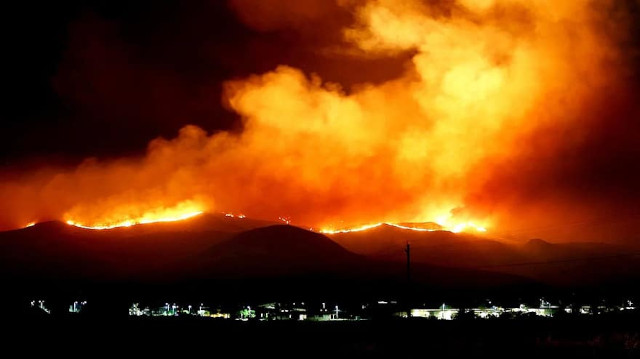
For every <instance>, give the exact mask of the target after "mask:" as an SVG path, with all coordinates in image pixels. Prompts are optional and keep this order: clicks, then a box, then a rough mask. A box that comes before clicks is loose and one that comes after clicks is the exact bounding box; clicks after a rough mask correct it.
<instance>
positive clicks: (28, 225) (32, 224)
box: [24, 222, 36, 228]
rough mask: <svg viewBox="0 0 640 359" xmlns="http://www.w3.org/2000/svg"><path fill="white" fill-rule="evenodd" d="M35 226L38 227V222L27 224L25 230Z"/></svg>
mask: <svg viewBox="0 0 640 359" xmlns="http://www.w3.org/2000/svg"><path fill="white" fill-rule="evenodd" d="M35 225H36V222H29V223H27V225H26V226H24V228H28V227H33V226H35Z"/></svg>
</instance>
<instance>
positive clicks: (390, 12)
mask: <svg viewBox="0 0 640 359" xmlns="http://www.w3.org/2000/svg"><path fill="white" fill-rule="evenodd" d="M273 2H278V3H282V4H284V3H286V4H287V5H286V6H280V7H275V6H271V5H264V4H271V3H273ZM608 2H610V1H603V2H590V1H579V0H565V1H551V0H537V1H523V0H457V1H423V0H362V1H298V2H293V1H286V2H285V1H277V0H260V1H255V3H256V4H257V3H260V4H263V5H261V6H260V9H262V10H261V11H257V12H255V13H254V12H252V13H251V14H254V15H255V17H256V18H258V19H259V21H267V23H268V22H269V18H270V17H277V16H282V17H283V19H285V20H286V21H285V22H284V23H285V24H287V25H289V24H290V23H291V21H290V20H291V19H298V20H299V16H298V14H297V13H295V11H297V10H301V9H304V10H305V11H302V13H303V14H304V15H305V16H306V15H308V14H312V13H313V12H314V11H315V10H314V9H315V8H316V6H312V5H310V4H320V3H322V4H328V3H336V4H338V3H339V4H340V5H339V6H340V7H345V8H346V9H342V10H340V11H346V12H348V13H349V14H351V15H353V16H350V17H349V18H350V19H351V18H352V19H353V21H352V22H351V23H349V24H341V23H342V21H337V22H336V26H338V25H337V24H340V26H343V25H344V27H343V28H342V29H333V30H336V31H338V30H339V31H340V32H341V33H342V34H343V38H342V39H340V41H339V42H338V43H336V44H335V46H334V45H333V44H332V45H331V46H328V47H327V48H326V49H323V48H318V49H317V53H318V54H321V53H322V54H324V53H326V54H333V53H334V52H335V51H338V52H339V53H340V54H339V56H343V55H345V56H346V55H348V56H351V55H353V56H355V57H357V58H358V63H359V61H360V59H362V60H366V59H387V58H389V59H391V58H394V59H395V58H396V57H398V56H397V55H402V54H404V55H403V56H400V57H398V58H397V59H395V60H397V61H405V63H404V64H403V66H404V67H403V68H405V69H406V70H405V71H402V72H400V73H397V74H396V75H394V76H390V77H389V78H386V79H384V80H374V79H371V81H368V79H367V78H364V77H363V78H361V76H356V78H357V81H356V83H355V84H354V85H353V86H349V85H347V84H344V88H343V86H342V85H341V84H339V83H332V82H326V79H327V78H328V79H332V78H334V77H336V76H329V75H328V74H327V75H324V74H323V73H322V71H319V75H311V74H310V73H307V72H306V71H304V70H303V69H300V68H294V67H291V66H288V65H287V64H286V63H283V64H282V65H281V66H278V67H276V68H274V69H273V70H272V71H269V72H266V73H262V74H256V75H253V76H250V77H247V78H237V79H235V80H232V81H229V82H227V83H225V85H224V102H225V105H227V106H228V108H229V109H230V110H232V111H233V112H235V113H236V114H237V115H238V117H240V118H241V119H242V131H240V132H233V131H232V132H227V131H215V132H212V133H211V132H208V131H207V129H202V128H199V127H196V126H193V125H188V126H185V127H184V128H182V129H181V130H180V132H179V134H178V135H177V136H176V137H175V138H172V139H165V138H158V139H155V140H153V141H152V142H151V143H149V146H148V148H147V151H146V153H145V154H144V156H139V157H135V158H125V159H119V160H96V159H91V160H87V161H86V162H84V163H82V164H81V165H80V166H78V167H77V168H72V169H69V168H51V169H46V170H35V169H34V170H33V171H32V172H29V173H25V174H23V175H22V174H21V175H20V176H3V175H0V198H2V201H0V213H2V215H1V216H0V230H2V229H9V228H19V227H21V226H24V224H25V223H28V222H29V221H31V220H33V219H35V218H37V219H62V220H64V221H66V222H67V223H68V224H70V225H74V226H77V227H83V228H91V229H109V228H115V227H128V226H133V225H136V224H144V223H153V222H167V221H178V220H182V219H186V218H190V217H193V216H196V215H198V214H200V213H203V212H205V211H210V212H216V211H217V212H218V213H219V211H220V210H219V209H218V210H216V209H217V208H223V209H234V210H236V209H237V210H239V209H242V210H244V209H246V210H250V211H251V215H252V216H256V218H272V219H275V218H277V216H278V215H280V214H287V215H291V216H293V218H295V221H296V222H297V223H305V224H308V225H310V226H314V227H315V228H323V229H322V230H321V231H320V232H322V233H328V234H331V233H345V232H356V231H364V230H367V229H371V228H375V227H378V226H381V225H383V224H388V225H391V226H394V227H398V228H402V229H406V230H412V231H431V230H434V229H426V228H414V227H410V226H404V225H402V223H404V222H403V221H415V222H427V221H433V222H435V223H438V224H439V225H440V226H441V227H442V230H447V231H451V232H456V233H457V232H464V231H470V232H485V231H486V228H488V227H491V228H494V227H495V228H498V227H499V228H500V229H501V230H503V229H504V228H505V227H506V226H508V225H509V224H510V223H512V222H513V221H514V220H516V221H520V220H523V219H521V217H522V218H524V217H523V216H522V215H520V213H518V214H514V213H513V209H514V208H518V209H520V208H523V207H525V206H522V204H523V203H526V204H527V205H529V204H530V203H531V202H532V201H531V200H530V199H529V198H528V196H529V195H528V194H527V193H530V192H531V191H526V190H521V188H519V186H521V185H523V186H526V185H527V183H528V181H526V180H523V179H522V178H520V177H519V176H520V175H519V174H518V173H520V171H519V169H520V168H525V169H527V171H525V172H523V173H530V172H531V171H533V170H531V169H530V168H531V167H532V166H531V163H536V162H535V161H536V160H537V159H541V160H542V162H541V163H543V164H546V163H547V161H551V160H550V159H555V158H562V156H560V155H559V153H562V152H559V151H561V150H566V149H571V148H572V146H581V145H582V143H583V141H585V138H588V137H589V136H591V132H590V131H586V127H584V126H586V125H588V123H587V122H588V121H587V120H586V118H585V117H587V116H584V115H585V114H589V113H591V112H593V111H592V110H593V109H596V108H595V107H594V108H591V105H590V104H591V103H592V102H593V101H592V100H593V99H595V98H598V97H600V94H601V93H603V92H604V91H606V90H608V89H611V88H616V87H613V86H611V85H615V84H616V82H615V81H617V77H618V76H623V77H624V78H627V77H628V73H629V72H628V69H624V66H622V65H621V64H623V63H626V61H625V62H623V61H620V59H618V54H617V48H616V46H618V45H617V44H618V43H620V44H622V43H626V42H627V40H625V41H623V39H618V38H617V36H615V34H614V32H615V31H614V30H613V29H614V28H617V27H618V26H617V25H618V24H617V23H616V24H614V25H615V26H602V25H603V24H601V23H600V21H601V20H600V17H601V15H600V14H601V13H608V12H607V11H604V10H603V9H605V8H606V7H604V6H603V5H601V4H600V3H608ZM247 3H252V2H247ZM293 3H295V4H296V5H291V4H293ZM591 3H594V4H595V3H598V6H592V5H590V4H591ZM307 7H308V9H307ZM272 9H279V10H278V11H273V10H272ZM251 10H255V9H251ZM268 10H271V11H268ZM306 10H309V11H306ZM288 11H292V12H291V13H288ZM251 14H249V15H247V16H251ZM338 18H342V17H338ZM330 22H333V21H330ZM293 23H295V24H297V23H298V22H297V21H296V22H293ZM293 23H292V24H293ZM603 28H604V29H605V30H606V31H603ZM309 30H315V29H312V28H311V27H310V28H309ZM317 30H318V35H320V33H321V32H322V31H323V30H324V29H323V28H318V29H317ZM305 32H306V30H305ZM329 33H331V34H333V33H334V32H333V31H332V32H329ZM335 33H338V32H335ZM115 47H117V46H115ZM332 56H333V55H332ZM405 56H410V58H408V59H406V60H401V59H402V58H403V57H405ZM332 61H333V60H332ZM385 61H386V60H385ZM332 63H333V62H332ZM384 63H386V62H381V64H384ZM614 64H615V65H616V66H613V65H614ZM618 65H619V66H618ZM381 66H383V65H381ZM384 66H386V65H384ZM315 67H316V66H311V68H315ZM317 67H318V68H322V67H323V66H317ZM303 68H306V67H303ZM345 72H346V71H345ZM363 72H364V70H363ZM322 75H324V76H325V80H323V78H322V77H321V76H322ZM358 75H360V74H358ZM365 75H366V74H365ZM616 75H618V76H616ZM338 77H339V76H338ZM353 81H355V80H353ZM349 82H352V81H349ZM596 112H597V111H596ZM565 134H571V135H570V136H569V135H566V136H565ZM274 139H277V140H274ZM532 139H540V141H538V140H536V141H533V140H532ZM569 153H574V152H573V151H571V152H569ZM534 173H538V171H537V170H536V171H535V172H534ZM540 173H544V172H540ZM511 176H513V177H514V178H513V179H512V178H511ZM496 188H497V189H500V191H497V192H500V193H494V192H496V191H492V190H493V189H496ZM536 188H537V187H536ZM520 194H522V195H523V196H524V197H522V198H521V197H520ZM501 200H502V201H504V202H505V203H502V202H500V201H501ZM535 202H536V203H539V205H540V206H545V207H544V208H553V207H554V205H555V204H557V203H555V202H556V201H555V200H548V201H543V200H540V201H537V200H536V201H535ZM547 202H548V203H547ZM176 203H178V204H179V203H184V205H182V206H174V205H175V204H176ZM166 206H169V207H168V208H167V207H166ZM171 206H173V207H171ZM547 206H548V207H547ZM531 207H533V205H531ZM442 213H446V215H445V216H444V217H442V218H440V217H439V215H441V214H442ZM529 213H530V214H528V215H529V216H531V218H535V217H537V216H541V217H550V216H551V215H550V214H549V213H548V211H543V210H541V209H537V208H533V209H531V210H530V211H529ZM538 213H541V214H538ZM226 215H227V216H229V217H233V218H236V217H237V218H243V217H242V215H236V214H231V213H228V214H226ZM280 221H282V222H283V223H287V224H289V223H291V218H289V217H286V216H283V217H281V218H280ZM485 221H486V222H485ZM334 223H341V225H340V227H338V226H331V224H334ZM363 223H364V224H367V223H369V224H367V225H364V226H360V227H355V226H356V225H358V224H363ZM342 226H344V227H346V228H347V229H340V228H341V227H342Z"/></svg>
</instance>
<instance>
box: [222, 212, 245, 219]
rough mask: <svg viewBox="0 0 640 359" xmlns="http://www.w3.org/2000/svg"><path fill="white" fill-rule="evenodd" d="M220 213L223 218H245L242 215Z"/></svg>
mask: <svg viewBox="0 0 640 359" xmlns="http://www.w3.org/2000/svg"><path fill="white" fill-rule="evenodd" d="M222 213H223V214H224V216H225V217H229V218H239V219H243V218H246V217H247V216H245V215H244V214H233V213H225V212H222Z"/></svg>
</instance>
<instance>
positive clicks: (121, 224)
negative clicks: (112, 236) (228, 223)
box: [67, 211, 203, 230]
mask: <svg viewBox="0 0 640 359" xmlns="http://www.w3.org/2000/svg"><path fill="white" fill-rule="evenodd" d="M202 213H203V212H202V211H195V212H188V213H180V214H173V215H167V216H166V217H157V216H153V215H147V216H144V217H142V218H137V219H128V220H125V221H122V222H117V223H108V224H98V225H94V226H88V225H83V224H81V223H77V222H75V221H72V220H67V224H68V225H71V226H76V227H80V228H85V229H98V230H102V229H112V228H118V227H131V226H134V225H137V224H149V223H158V222H176V221H182V220H185V219H188V218H192V217H195V216H198V215H200V214H202Z"/></svg>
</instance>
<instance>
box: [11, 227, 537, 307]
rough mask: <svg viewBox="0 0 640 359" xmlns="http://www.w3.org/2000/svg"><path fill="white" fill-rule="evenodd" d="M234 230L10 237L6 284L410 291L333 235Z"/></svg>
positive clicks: (89, 288) (87, 288)
mask: <svg viewBox="0 0 640 359" xmlns="http://www.w3.org/2000/svg"><path fill="white" fill-rule="evenodd" d="M216 220H220V217H218V218H216ZM228 221H231V222H232V223H231V225H230V224H228V223H227V222H225V219H222V225H220V223H214V224H212V223H211V222H207V221H206V220H202V219H201V222H200V223H197V222H196V224H195V225H193V226H191V225H189V224H188V222H189V221H185V223H180V224H179V225H178V224H175V225H174V224H169V223H161V224H149V225H144V226H134V227H130V228H119V229H113V230H89V229H82V228H77V227H73V226H69V225H67V224H64V223H60V222H48V223H42V224H38V225H36V226H33V227H30V228H26V229H22V230H17V231H9V232H2V233H0V279H2V280H3V281H4V283H5V284H6V285H7V286H8V287H10V288H13V289H15V291H17V292H23V293H26V292H29V293H31V292H33V290H35V291H36V292H38V291H39V292H47V291H58V292H65V293H77V292H78V290H77V289H76V288H81V290H80V291H81V292H85V293H89V292H93V293H100V294H99V295H96V296H109V297H111V296H114V295H121V296H126V297H127V298H133V297H136V298H137V296H143V297H144V296H147V297H148V296H152V297H154V296H156V297H160V296H166V295H167V293H180V295H184V296H192V297H193V296H202V295H205V296H209V297H215V298H221V297H243V296H244V298H257V297H259V296H261V295H265V296H269V295H270V296H275V295H283V296H287V295H289V296H295V295H303V294H305V295H309V296H311V295H313V296H322V295H333V296H350V295H357V296H361V295H364V296H367V295H368V296H384V295H397V294H398V293H401V292H402V291H403V290H404V289H405V287H406V285H407V282H406V267H405V264H404V262H396V261H394V260H389V259H388V258H377V257H376V256H365V255H361V254H356V253H352V252H351V251H349V250H347V249H345V248H344V247H342V246H341V245H339V244H338V243H336V242H334V241H332V240H331V239H329V238H328V237H327V236H325V235H322V234H318V233H315V232H310V231H307V230H304V229H300V228H297V227H293V226H288V225H275V226H268V227H263V228H254V229H249V230H247V231H241V232H225V231H220V230H215V229H217V228H222V229H227V230H228V229H230V228H231V229H234V228H235V229H237V228H239V227H237V224H236V223H237V222H236V219H233V218H229V219H228ZM246 223H251V222H250V221H247V222H246ZM254 223H255V222H254ZM399 250H401V248H399ZM412 278H413V280H412V283H413V284H414V285H415V286H419V287H420V288H422V289H424V290H427V291H431V290H441V289H447V290H460V289H469V288H471V289H474V290H475V289H482V290H484V289H491V288H501V287H502V286H511V285H519V284H524V283H529V281H527V280H523V278H520V277H517V276H513V275H506V274H502V273H492V272H489V271H483V270H476V269H465V268H443V267H439V266H435V265H432V264H428V263H419V262H416V263H414V264H413V265H412ZM425 288H426V289H425ZM122 302H125V301H124V300H122Z"/></svg>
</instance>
